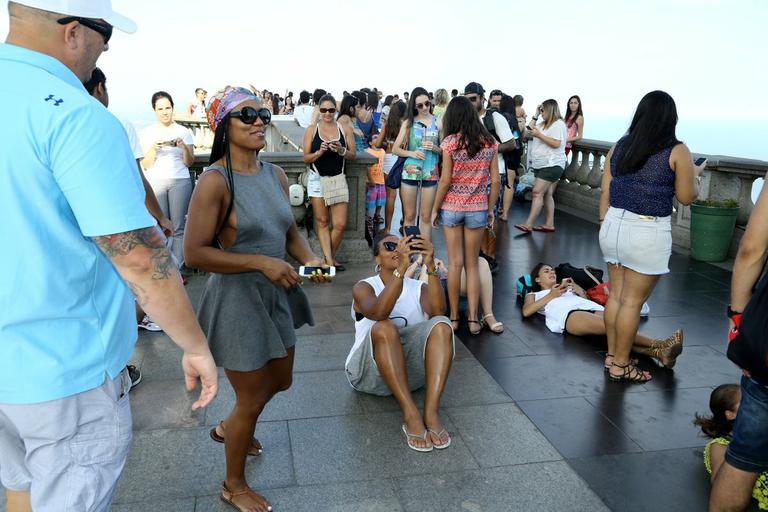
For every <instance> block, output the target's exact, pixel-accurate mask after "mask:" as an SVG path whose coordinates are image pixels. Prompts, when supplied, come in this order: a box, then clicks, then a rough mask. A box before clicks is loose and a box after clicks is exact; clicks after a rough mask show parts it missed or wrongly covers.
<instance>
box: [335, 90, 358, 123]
mask: <svg viewBox="0 0 768 512" xmlns="http://www.w3.org/2000/svg"><path fill="white" fill-rule="evenodd" d="M357 104H358V100H357V98H355V97H354V96H353V95H351V94H348V95H346V96H344V97H343V98H342V99H341V108H339V117H338V119H341V118H342V117H344V116H349V117H350V118H352V116H354V115H355V113H354V112H355V110H354V107H356V106H357ZM350 110H351V111H352V113H351V114H350Z"/></svg>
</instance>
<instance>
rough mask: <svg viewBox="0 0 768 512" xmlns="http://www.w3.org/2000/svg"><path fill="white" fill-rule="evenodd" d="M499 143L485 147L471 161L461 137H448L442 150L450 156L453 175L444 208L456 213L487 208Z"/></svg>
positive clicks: (454, 135) (444, 200)
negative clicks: (494, 157)
mask: <svg viewBox="0 0 768 512" xmlns="http://www.w3.org/2000/svg"><path fill="white" fill-rule="evenodd" d="M497 146H498V144H496V142H494V143H493V144H491V145H488V146H484V147H483V148H482V149H480V151H478V152H477V154H476V155H475V156H474V157H472V158H470V156H469V155H468V154H467V150H466V148H464V146H463V145H461V143H460V138H459V135H458V134H453V135H449V136H447V137H446V138H445V139H443V142H442V144H440V147H441V148H442V149H443V151H446V152H447V153H448V154H450V156H451V160H452V161H453V174H452V175H451V185H450V187H449V188H448V192H447V193H446V194H445V198H444V199H443V204H442V205H441V208H442V209H443V210H448V211H454V212H478V211H485V210H487V209H488V192H489V190H488V185H489V184H490V182H491V160H493V156H494V154H495V153H496V147H497Z"/></svg>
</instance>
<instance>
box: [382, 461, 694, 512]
mask: <svg viewBox="0 0 768 512" xmlns="http://www.w3.org/2000/svg"><path fill="white" fill-rule="evenodd" d="M397 484H398V494H399V496H400V501H401V502H402V503H403V507H404V509H405V510H406V511H408V512H446V511H451V512H452V511H467V512H480V511H499V512H501V511H536V512H548V511H551V512H560V511H563V510H567V511H569V512H598V511H606V510H608V508H606V506H605V505H604V504H603V503H602V502H601V501H600V499H599V498H598V497H597V496H596V495H595V493H594V492H593V491H592V490H590V489H589V487H587V485H586V483H585V482H584V481H583V480H582V479H581V478H579V477H578V476H577V475H575V474H574V473H573V470H571V469H570V468H569V467H568V465H567V464H566V463H565V462H544V463H538V464H524V465H520V466H507V467H499V468H491V469H480V470H475V471H462V472H457V473H450V474H431V475H420V476H415V477H404V478H399V479H398V480H397ZM681 510H682V509H681Z"/></svg>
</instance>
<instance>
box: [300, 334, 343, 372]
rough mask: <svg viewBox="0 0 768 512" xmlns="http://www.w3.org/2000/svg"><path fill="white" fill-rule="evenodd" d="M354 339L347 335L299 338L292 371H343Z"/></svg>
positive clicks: (321, 335)
mask: <svg viewBox="0 0 768 512" xmlns="http://www.w3.org/2000/svg"><path fill="white" fill-rule="evenodd" d="M354 341H355V337H354V336H350V335H349V334H320V335H308V336H299V337H298V339H297V340H296V356H295V360H294V363H293V371H294V373H296V372H312V371H322V370H343V369H344V362H345V361H346V360H347V354H349V351H350V350H351V348H352V345H353V344H354Z"/></svg>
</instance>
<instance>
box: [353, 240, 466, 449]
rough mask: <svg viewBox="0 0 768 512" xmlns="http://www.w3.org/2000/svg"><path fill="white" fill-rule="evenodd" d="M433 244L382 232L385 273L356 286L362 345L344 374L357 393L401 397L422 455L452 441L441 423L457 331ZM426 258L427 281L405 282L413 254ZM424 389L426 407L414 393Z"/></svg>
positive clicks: (379, 247) (409, 437) (409, 434)
mask: <svg viewBox="0 0 768 512" xmlns="http://www.w3.org/2000/svg"><path fill="white" fill-rule="evenodd" d="M433 253H434V249H433V247H432V244H431V243H430V242H429V241H427V240H422V239H421V238H413V237H406V238H403V239H402V240H398V238H397V237H396V236H394V235H390V234H387V233H386V232H380V234H379V235H377V236H376V238H375V239H374V241H373V254H374V257H375V260H376V264H377V265H376V267H377V269H378V275H375V276H373V277H369V278H368V279H363V280H362V281H359V282H358V283H357V284H356V285H355V286H354V287H353V288H352V298H353V300H352V310H351V313H352V318H353V319H354V320H355V344H354V345H353V347H352V350H351V351H350V353H349V356H347V361H346V363H345V365H344V366H345V369H346V372H347V378H348V379H349V383H350V384H351V385H352V387H353V388H355V389H356V390H358V391H362V392H364V393H370V394H374V395H380V396H387V395H394V397H395V400H397V403H398V404H399V405H400V409H401V410H402V413H403V425H402V431H403V433H404V434H405V436H406V442H407V444H408V447H409V448H411V449H412V450H415V451H419V452H428V451H432V450H433V449H444V448H448V446H449V445H450V444H451V437H450V435H449V434H448V431H447V430H446V429H445V428H444V427H443V424H442V422H441V421H440V415H439V407H440V397H441V396H442V394H443V390H444V388H445V382H446V380H447V378H448V372H449V371H450V369H451V363H452V361H453V355H454V344H453V343H454V341H453V330H452V329H451V323H450V320H448V318H446V317H445V316H442V315H443V313H444V312H445V294H444V293H443V287H442V286H441V285H440V277H439V275H438V272H437V269H436V268H435V262H434V258H433ZM416 254H421V255H423V257H424V262H425V264H426V266H427V271H428V273H429V280H428V282H427V283H426V284H425V283H422V282H421V281H418V280H415V279H411V278H408V277H405V272H406V270H407V269H408V266H409V265H410V257H411V256H412V255H416ZM422 386H423V387H424V391H425V393H424V409H423V411H422V410H419V408H418V407H417V406H416V404H415V403H414V400H413V396H412V395H411V391H413V390H416V389H418V388H420V387H422Z"/></svg>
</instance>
